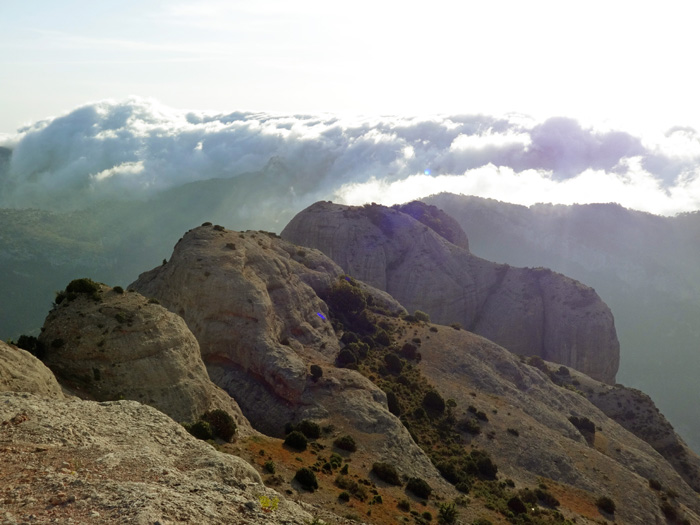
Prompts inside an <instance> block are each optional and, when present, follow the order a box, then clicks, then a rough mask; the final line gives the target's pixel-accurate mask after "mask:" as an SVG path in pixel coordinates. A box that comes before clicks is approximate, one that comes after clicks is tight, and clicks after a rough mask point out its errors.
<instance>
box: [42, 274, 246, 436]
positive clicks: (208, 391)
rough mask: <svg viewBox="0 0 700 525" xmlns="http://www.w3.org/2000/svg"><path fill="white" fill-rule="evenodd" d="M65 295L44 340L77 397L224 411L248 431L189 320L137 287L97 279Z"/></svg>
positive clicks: (187, 413)
mask: <svg viewBox="0 0 700 525" xmlns="http://www.w3.org/2000/svg"><path fill="white" fill-rule="evenodd" d="M96 286H98V287H99V291H98V292H97V293H96V294H94V295H91V294H87V293H78V294H76V295H75V297H73V298H71V297H67V298H64V299H63V300H62V301H61V302H60V303H59V304H57V305H56V306H55V307H54V308H53V309H52V310H51V311H50V312H49V314H48V316H47V317H46V321H45V322H44V327H43V329H42V333H41V335H40V337H39V341H40V342H42V343H43V345H44V347H45V348H46V349H47V350H46V355H45V358H44V361H45V363H46V364H47V365H48V366H49V368H51V369H52V370H53V371H54V373H55V374H56V376H57V377H58V379H59V381H60V382H61V383H62V384H64V385H66V386H67V387H68V388H70V389H71V391H72V392H73V393H75V394H76V395H78V396H80V397H82V398H86V399H94V400H98V401H111V400H118V399H133V400H135V401H140V402H142V403H145V404H147V405H151V406H153V407H155V408H157V409H158V410H161V411H163V412H164V413H166V414H167V415H169V416H170V417H172V418H173V419H175V420H176V421H181V422H191V421H196V420H197V419H198V418H199V417H200V416H201V415H202V414H203V413H204V412H207V411H209V410H213V409H222V410H224V411H226V412H227V413H229V414H230V415H231V416H232V417H233V418H234V419H235V420H236V423H237V425H238V427H239V431H240V432H242V433H247V432H249V431H250V425H249V423H248V422H247V421H246V419H245V417H243V415H242V414H241V411H240V408H239V407H238V406H237V404H236V402H235V401H234V400H233V399H231V397H230V396H229V395H228V394H226V392H224V391H223V390H221V389H220V388H218V387H217V386H216V385H215V384H214V383H212V381H211V380H210V379H209V377H208V375H207V371H206V368H205V367H204V363H203V362H202V358H201V355H200V352H199V345H198V343H197V340H196V339H195V337H194V335H192V332H190V330H189V329H188V328H187V325H186V324H185V322H184V321H183V319H182V318H180V317H179V316H177V315H175V314H173V313H172V312H169V311H168V310H166V309H165V308H163V307H162V306H160V305H159V304H157V301H154V300H149V299H147V298H146V297H144V296H142V295H141V294H139V293H136V292H129V293H124V292H123V291H121V290H120V289H118V288H117V289H114V288H110V287H108V286H105V285H96Z"/></svg>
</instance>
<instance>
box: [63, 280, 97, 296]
mask: <svg viewBox="0 0 700 525" xmlns="http://www.w3.org/2000/svg"><path fill="white" fill-rule="evenodd" d="M66 294H67V295H68V299H69V300H70V297H71V295H73V296H75V294H85V295H87V296H88V297H90V298H92V299H94V300H96V301H99V299H100V295H99V294H100V285H99V284H98V283H96V282H95V281H93V280H92V279H88V278H87V277H84V278H82V279H75V280H73V281H71V282H70V283H68V286H66Z"/></svg>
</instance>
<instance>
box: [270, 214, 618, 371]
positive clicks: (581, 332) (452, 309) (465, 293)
mask: <svg viewBox="0 0 700 525" xmlns="http://www.w3.org/2000/svg"><path fill="white" fill-rule="evenodd" d="M281 235H282V237H283V238H284V239H287V240H289V241H291V242H294V243H296V244H300V245H304V246H310V247H313V248H317V249H319V250H321V251H322V252H323V253H325V254H327V255H328V256H329V257H330V258H331V259H333V260H334V261H335V262H336V263H337V264H339V265H340V266H341V267H342V268H343V270H345V271H346V272H347V273H348V274H350V275H352V276H354V277H356V278H357V279H360V280H362V281H364V282H366V283H368V284H370V285H372V286H374V287H377V288H379V289H381V290H385V291H387V292H388V293H389V294H390V295H391V296H393V297H394V298H395V299H397V300H398V301H399V302H400V303H401V304H402V305H403V306H405V307H406V308H407V309H408V310H410V311H413V310H422V311H425V312H427V313H428V314H430V317H431V319H432V320H433V321H435V322H438V323H442V324H452V323H460V324H462V325H463V326H464V327H465V328H467V329H468V330H470V331H473V332H475V333H477V334H480V335H483V336H484V337H487V338H488V339H491V340H492V341H494V342H496V343H498V344H500V345H502V346H504V347H506V348H508V349H509V350H511V351H512V352H515V353H517V354H521V355H539V356H541V357H542V358H544V359H547V360H550V361H554V362H558V363H562V364H565V365H567V366H571V367H573V368H576V369H577V370H581V371H582V372H584V373H586V374H588V375H590V376H591V377H593V378H595V379H598V380H601V381H604V382H607V383H614V381H615V374H616V372H617V369H618V366H619V343H618V340H617V336H616V333H615V325H614V320H613V317H612V314H611V312H610V309H609V308H608V307H607V306H606V305H605V303H603V302H602V301H601V299H600V298H599V297H598V295H597V294H596V293H595V291H594V290H593V289H591V288H589V287H587V286H584V285H582V284H581V283H579V282H576V281H574V280H573V279H569V278H567V277H565V276H563V275H561V274H557V273H554V272H551V271H549V270H546V269H528V268H513V267H510V266H508V265H500V264H496V263H492V262H489V261H486V260H483V259H480V258H478V257H475V256H474V255H472V254H470V253H469V251H468V250H467V249H465V248H463V247H459V246H456V245H454V244H452V243H451V242H449V241H448V240H447V239H445V238H444V237H442V236H441V235H439V234H438V233H436V232H435V231H434V230H433V229H432V228H430V227H428V226H426V225H425V224H422V223H421V222H419V221H418V220H416V219H414V218H413V217H411V216H409V215H407V214H405V213H402V212H400V211H398V210H394V209H390V208H386V207H383V206H378V205H367V206H364V207H349V206H342V205H338V204H333V203H330V202H318V203H316V204H313V205H312V206H310V207H308V208H307V209H305V210H304V211H302V212H300V213H299V214H298V215H297V216H296V217H294V219H292V221H291V222H290V223H289V224H288V225H287V227H286V228H285V229H284V230H283V232H282V234H281ZM455 238H457V237H455Z"/></svg>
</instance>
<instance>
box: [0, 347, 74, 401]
mask: <svg viewBox="0 0 700 525" xmlns="http://www.w3.org/2000/svg"><path fill="white" fill-rule="evenodd" d="M0 392H31V393H32V394H37V395H39V396H42V397H50V398H62V397H64V396H63V391H62V390H61V386H60V385H59V384H58V381H56V377H54V375H53V373H52V372H51V370H49V369H48V368H46V366H45V365H44V364H43V363H42V362H41V361H39V360H38V359H37V358H36V357H34V356H33V355H32V354H30V353H29V352H27V351H26V350H22V349H21V348H17V347H15V346H10V345H8V344H7V343H5V342H3V341H0Z"/></svg>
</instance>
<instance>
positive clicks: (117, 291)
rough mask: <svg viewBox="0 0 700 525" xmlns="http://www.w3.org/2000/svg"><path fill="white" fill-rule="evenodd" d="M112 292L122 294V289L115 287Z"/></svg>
mask: <svg viewBox="0 0 700 525" xmlns="http://www.w3.org/2000/svg"><path fill="white" fill-rule="evenodd" d="M112 290H113V291H114V293H120V294H121V293H124V288H122V287H121V286H115V287H114V288H112Z"/></svg>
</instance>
